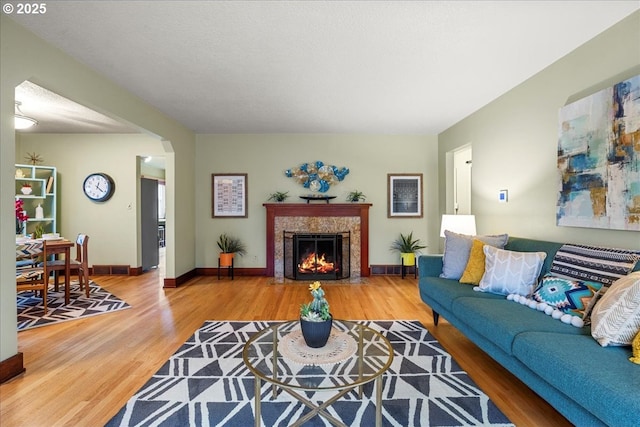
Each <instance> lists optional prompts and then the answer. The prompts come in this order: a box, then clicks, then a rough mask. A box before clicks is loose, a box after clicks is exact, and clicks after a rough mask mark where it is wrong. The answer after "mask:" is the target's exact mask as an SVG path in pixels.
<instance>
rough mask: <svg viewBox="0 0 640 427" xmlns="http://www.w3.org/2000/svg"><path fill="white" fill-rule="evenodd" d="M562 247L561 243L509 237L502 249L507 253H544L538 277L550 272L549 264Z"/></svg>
mask: <svg viewBox="0 0 640 427" xmlns="http://www.w3.org/2000/svg"><path fill="white" fill-rule="evenodd" d="M561 247H562V243H557V242H547V241H544V240H533V239H527V238H524V237H509V241H507V244H506V245H505V246H504V249H507V250H509V251H518V252H546V253H547V257H546V258H545V260H544V264H543V265H542V271H541V272H540V277H541V278H542V276H544V275H545V274H547V273H549V272H550V271H551V262H552V261H553V257H554V256H555V254H556V252H557V251H558V249H560V248H561Z"/></svg>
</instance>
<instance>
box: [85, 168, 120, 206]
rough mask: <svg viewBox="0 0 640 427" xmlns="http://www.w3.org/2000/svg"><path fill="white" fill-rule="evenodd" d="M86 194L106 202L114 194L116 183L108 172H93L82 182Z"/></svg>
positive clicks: (90, 197) (96, 200) (98, 200)
mask: <svg viewBox="0 0 640 427" xmlns="http://www.w3.org/2000/svg"><path fill="white" fill-rule="evenodd" d="M82 190H83V191H84V194H85V195H86V196H87V197H88V198H89V199H90V200H93V201H94V202H106V201H107V200H109V199H110V198H111V196H113V193H114V191H115V190H116V184H115V183H114V182H113V179H112V178H111V177H110V176H109V175H107V174H106V173H92V174H90V175H88V176H87V177H86V178H85V179H84V183H83V184H82Z"/></svg>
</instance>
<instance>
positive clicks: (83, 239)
mask: <svg viewBox="0 0 640 427" xmlns="http://www.w3.org/2000/svg"><path fill="white" fill-rule="evenodd" d="M88 247H89V236H87V235H86V234H78V237H77V238H76V259H72V260H69V268H70V270H71V274H77V275H78V283H79V284H80V289H81V290H82V289H83V288H84V290H85V294H86V295H87V298H89V291H90V289H89V249H88ZM47 266H48V268H49V271H53V277H54V279H53V284H54V287H55V290H56V291H58V290H59V288H60V286H59V280H58V279H59V277H60V274H61V273H62V274H64V270H65V267H66V266H65V262H64V260H62V259H56V260H51V261H48V262H47ZM68 285H69V284H68V283H65V286H68Z"/></svg>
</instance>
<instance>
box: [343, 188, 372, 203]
mask: <svg viewBox="0 0 640 427" xmlns="http://www.w3.org/2000/svg"><path fill="white" fill-rule="evenodd" d="M366 199H367V196H365V195H364V193H363V192H362V191H358V190H353V191H352V192H350V193H349V194H347V202H353V203H357V202H364V201H365V200H366Z"/></svg>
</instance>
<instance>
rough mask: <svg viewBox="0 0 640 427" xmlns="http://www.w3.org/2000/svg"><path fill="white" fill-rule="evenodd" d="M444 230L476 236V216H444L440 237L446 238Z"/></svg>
mask: <svg viewBox="0 0 640 427" xmlns="http://www.w3.org/2000/svg"><path fill="white" fill-rule="evenodd" d="M444 230H449V231H453V232H454V233H458V234H467V235H470V236H475V235H476V216H475V215H442V223H441V225H440V237H444Z"/></svg>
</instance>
